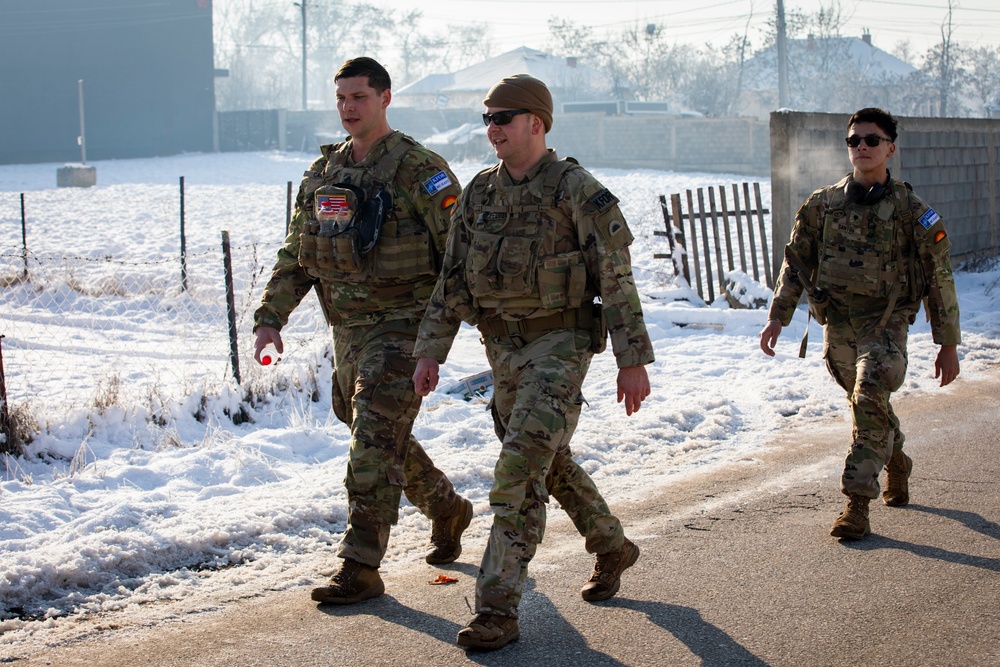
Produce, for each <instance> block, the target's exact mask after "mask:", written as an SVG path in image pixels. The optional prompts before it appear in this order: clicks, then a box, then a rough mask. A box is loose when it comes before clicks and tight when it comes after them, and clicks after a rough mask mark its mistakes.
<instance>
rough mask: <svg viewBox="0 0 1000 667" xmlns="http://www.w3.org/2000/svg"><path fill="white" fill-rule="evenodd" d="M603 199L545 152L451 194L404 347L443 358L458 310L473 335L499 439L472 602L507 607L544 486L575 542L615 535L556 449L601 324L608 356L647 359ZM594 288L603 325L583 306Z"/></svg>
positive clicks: (618, 230)
mask: <svg viewBox="0 0 1000 667" xmlns="http://www.w3.org/2000/svg"><path fill="white" fill-rule="evenodd" d="M617 204H618V199H617V198H615V197H614V196H613V195H612V194H611V193H610V192H608V190H607V189H605V188H604V187H603V186H602V185H601V184H600V183H599V182H598V181H597V180H596V179H594V177H593V176H591V175H590V174H589V173H588V172H587V171H586V170H585V169H583V168H582V167H579V166H578V165H576V164H575V163H572V162H569V161H560V160H558V159H557V157H556V154H555V152H553V151H551V150H550V151H549V154H548V155H547V156H546V157H545V158H544V159H543V160H542V161H541V162H540V163H539V164H538V165H537V166H535V167H534V168H532V169H531V170H530V171H529V172H528V173H527V174H526V175H525V178H524V179H523V180H522V181H521V182H520V183H513V182H512V181H511V179H510V176H509V175H508V174H507V172H506V170H505V169H503V167H502V165H497V166H496V167H493V168H492V169H488V170H486V171H483V172H481V173H480V174H478V175H477V176H476V177H475V179H473V181H472V183H470V185H469V186H468V187H467V188H466V189H465V191H464V192H463V196H462V198H461V200H460V201H459V205H458V209H457V210H456V213H455V218H454V220H453V224H452V233H451V236H450V237H449V239H448V250H447V253H446V255H445V259H444V268H443V270H442V275H441V278H440V280H439V281H438V284H437V287H436V288H435V290H434V294H433V296H432V297H431V302H430V304H429V305H428V308H427V314H426V316H425V317H424V319H423V322H422V323H421V325H420V333H419V336H418V338H417V346H416V355H417V356H418V357H432V358H434V359H436V360H437V361H438V362H440V363H443V362H444V360H445V358H446V357H447V356H448V351H449V350H450V348H451V344H452V340H453V339H454V336H455V334H456V333H457V331H458V328H459V326H460V324H461V320H465V321H466V322H468V323H470V324H474V325H477V326H478V327H479V329H480V331H481V332H482V333H483V340H484V343H485V345H486V354H487V357H488V358H489V361H490V366H491V367H492V369H493V373H494V394H493V399H492V401H491V404H490V408H491V411H492V413H493V418H494V425H495V428H496V432H497V435H498V437H499V438H500V440H501V441H502V443H503V447H502V449H501V452H500V457H499V459H498V461H497V464H496V469H495V477H494V483H493V488H492V490H491V491H490V505H491V507H492V508H493V511H494V520H493V527H492V531H491V533H490V538H489V542H488V544H487V547H486V552H485V554H484V555H483V561H482V566H481V568H480V574H479V579H478V581H477V585H476V611H477V613H496V614H500V615H503V616H513V617H516V616H517V606H518V603H519V602H520V598H521V590H522V587H523V584H524V580H525V577H526V576H527V567H528V563H529V562H530V561H531V559H532V557H533V556H534V554H535V549H536V548H537V546H538V544H539V542H541V540H542V535H543V532H544V529H545V505H546V502H547V501H548V498H549V495H550V494H551V495H552V496H553V497H555V499H556V500H558V501H559V504H560V505H561V506H562V507H563V508H564V509H565V510H566V512H567V513H568V514H569V516H570V518H571V519H572V520H573V523H574V524H575V525H576V527H577V529H578V530H579V531H580V533H581V534H582V535H584V537H585V538H586V548H587V550H588V551H589V552H591V553H607V552H610V551H615V550H618V549H621V548H622V545H623V544H624V539H625V536H624V533H623V530H622V526H621V522H620V521H619V520H618V519H617V518H616V517H614V516H613V515H612V514H611V512H610V510H609V509H608V506H607V503H606V502H605V501H604V499H603V498H602V497H601V494H600V493H599V492H598V490H597V488H596V487H595V486H594V483H593V481H592V480H591V479H590V476H589V475H587V473H586V472H585V471H584V470H583V469H582V468H581V467H580V466H579V465H578V464H577V463H576V462H575V461H573V459H572V457H571V452H570V448H569V441H570V438H571V437H572V435H573V431H574V430H575V428H576V425H577V422H578V420H579V416H580V408H581V405H582V403H583V400H584V399H583V395H582V393H581V387H582V385H583V381H584V378H585V376H586V374H587V369H588V367H589V366H590V360H591V358H592V357H593V354H594V352H595V351H600V350H601V349H603V347H604V341H605V336H606V332H607V329H610V334H611V341H612V345H613V349H614V352H615V357H616V359H617V362H618V365H619V367H629V366H640V365H644V364H648V363H651V362H652V361H653V350H652V344H651V342H650V340H649V336H648V335H647V333H646V328H645V324H644V323H643V319H642V307H641V306H640V304H639V295H638V292H637V291H636V289H635V284H634V282H633V279H632V269H631V265H630V259H629V253H628V245H629V244H630V243H631V241H632V235H631V232H630V231H629V229H628V226H627V225H626V223H625V220H624V218H623V217H622V214H621V211H620V210H619V209H618V206H617ZM598 296H599V297H600V298H601V301H602V302H603V303H602V305H603V315H604V320H605V321H606V322H607V323H608V327H607V329H606V328H605V325H604V324H603V322H602V320H601V317H600V315H599V314H598V311H597V309H596V307H595V306H593V300H594V298H595V297H598Z"/></svg>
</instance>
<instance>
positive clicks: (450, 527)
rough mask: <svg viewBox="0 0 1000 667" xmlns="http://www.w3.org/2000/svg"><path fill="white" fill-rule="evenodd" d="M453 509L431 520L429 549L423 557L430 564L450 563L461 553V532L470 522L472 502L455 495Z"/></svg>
mask: <svg viewBox="0 0 1000 667" xmlns="http://www.w3.org/2000/svg"><path fill="white" fill-rule="evenodd" d="M455 505H456V507H455V511H454V512H453V513H452V514H451V515H450V516H446V517H441V518H439V519H435V520H434V521H433V525H432V526H431V549H430V551H428V552H427V556H426V557H424V560H426V561H427V562H428V563H430V564H431V565H443V564H445V563H451V562H453V561H454V560H455V559H456V558H458V557H459V556H460V555H461V554H462V533H463V532H465V529H466V528H468V527H469V524H470V523H472V503H470V502H469V501H468V500H466V499H465V498H462V497H456V503H455Z"/></svg>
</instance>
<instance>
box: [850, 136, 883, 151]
mask: <svg viewBox="0 0 1000 667" xmlns="http://www.w3.org/2000/svg"><path fill="white" fill-rule="evenodd" d="M862 140H864V142H865V146H868V147H869V148H875V147H876V146H878V142H880V141H888V142H889V143H890V144H891V143H892V139H890V138H889V137H883V136H879V135H877V134H866V135H865V136H863V137H862V136H861V135H860V134H852V135H851V136H849V137H847V138H846V139H844V141H846V142H847V145H848V146H850V147H851V148H857V147H858V146H860V145H861V141H862Z"/></svg>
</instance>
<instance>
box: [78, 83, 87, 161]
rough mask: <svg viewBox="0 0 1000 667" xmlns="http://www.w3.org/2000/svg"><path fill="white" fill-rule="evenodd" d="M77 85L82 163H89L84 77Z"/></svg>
mask: <svg viewBox="0 0 1000 667" xmlns="http://www.w3.org/2000/svg"><path fill="white" fill-rule="evenodd" d="M76 85H77V99H78V100H79V103H80V136H79V138H78V142H79V144H80V164H82V165H84V166H86V165H87V130H86V126H85V125H84V122H83V79H80V80H79V81H77V82H76Z"/></svg>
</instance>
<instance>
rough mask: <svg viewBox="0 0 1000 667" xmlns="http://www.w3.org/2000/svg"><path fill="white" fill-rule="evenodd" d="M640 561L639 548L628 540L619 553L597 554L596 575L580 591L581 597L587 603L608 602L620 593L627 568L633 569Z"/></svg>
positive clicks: (626, 539)
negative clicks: (619, 589) (623, 573)
mask: <svg viewBox="0 0 1000 667" xmlns="http://www.w3.org/2000/svg"><path fill="white" fill-rule="evenodd" d="M638 559H639V547H637V546H636V545H634V544H632V543H631V542H629V540H628V538H625V544H623V545H622V548H621V549H619V550H618V551H611V552H608V553H606V554H597V562H596V563H594V573H593V574H592V575H590V579H589V580H588V581H587V583H586V585H584V587H583V588H582V589H581V590H580V595H582V596H583V599H584V600H586V601H587V602H599V601H600V600H607V599H608V598H609V597H611V596H612V595H614V594H615V593H617V592H618V588H619V587H620V586H621V577H622V572H624V571H625V568H628V567H632V565H634V564H635V561H637V560H638Z"/></svg>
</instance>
